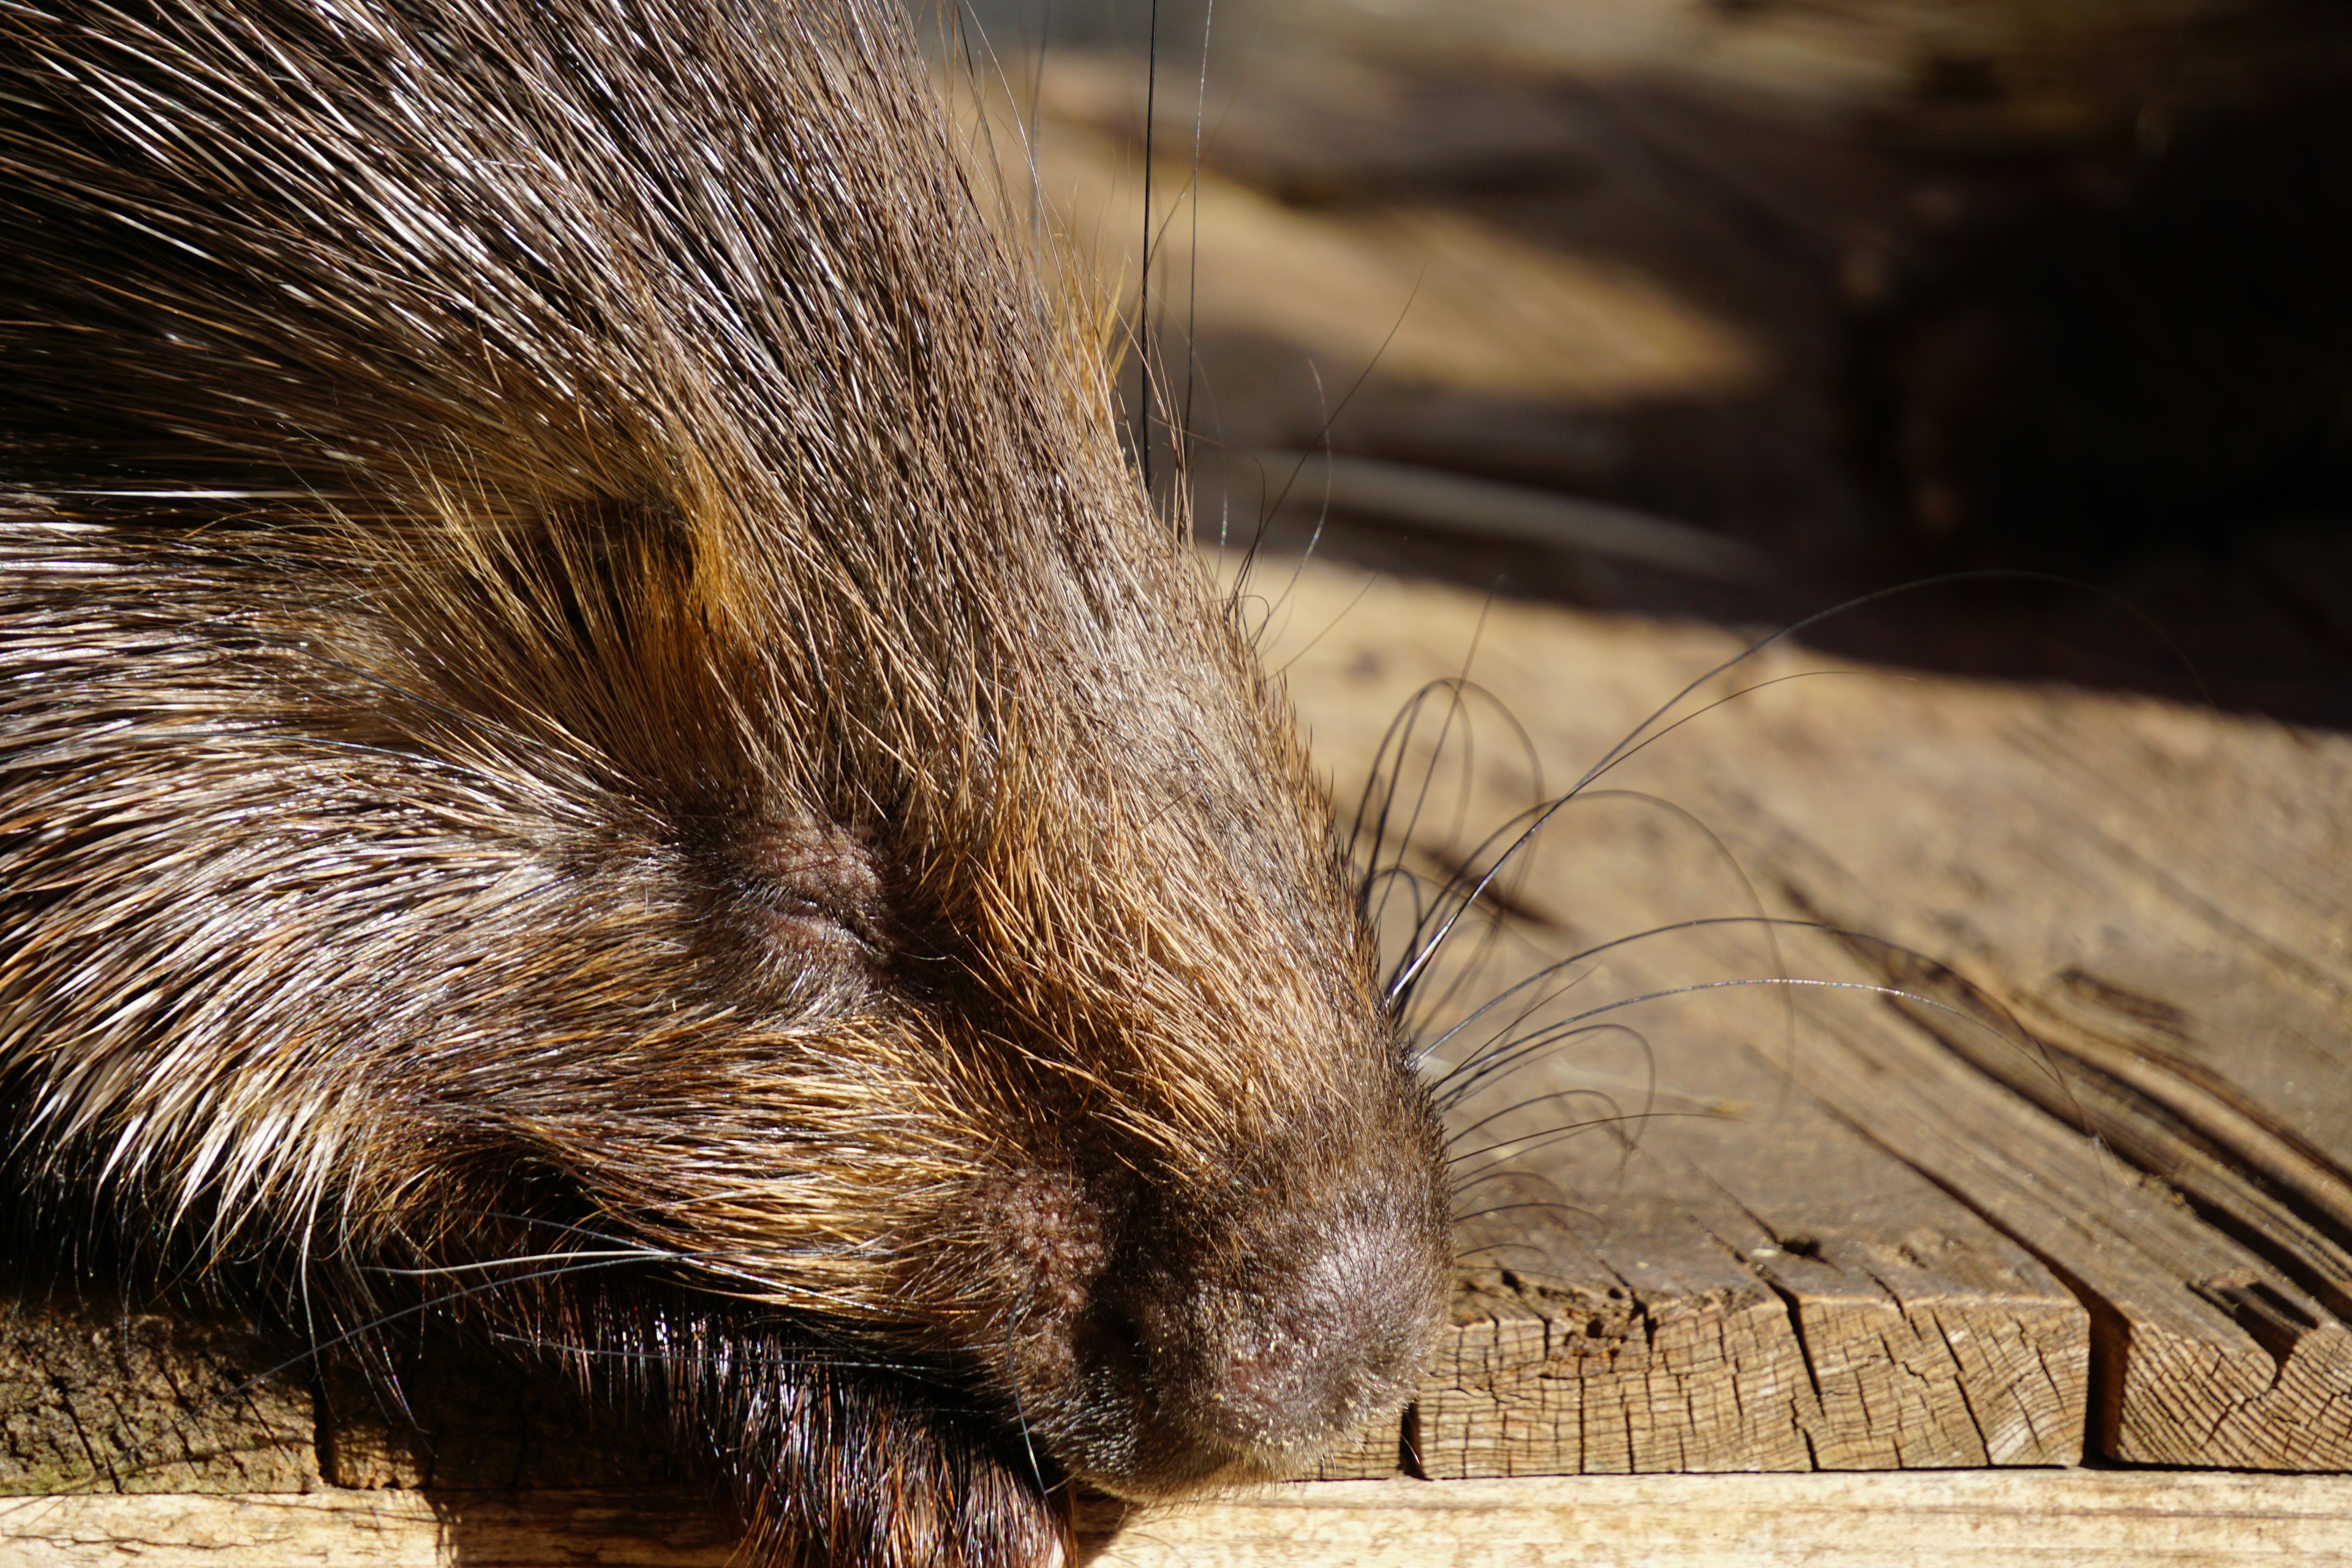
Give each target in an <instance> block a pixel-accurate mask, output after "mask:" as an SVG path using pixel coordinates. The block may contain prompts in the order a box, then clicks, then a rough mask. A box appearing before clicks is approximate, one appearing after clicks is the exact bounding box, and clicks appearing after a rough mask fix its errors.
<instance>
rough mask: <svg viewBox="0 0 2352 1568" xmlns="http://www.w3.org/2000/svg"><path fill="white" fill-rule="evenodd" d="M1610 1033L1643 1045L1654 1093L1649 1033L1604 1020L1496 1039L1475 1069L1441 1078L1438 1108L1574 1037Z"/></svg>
mask: <svg viewBox="0 0 2352 1568" xmlns="http://www.w3.org/2000/svg"><path fill="white" fill-rule="evenodd" d="M1611 1033H1622V1034H1624V1035H1625V1036H1627V1037H1629V1038H1631V1039H1632V1040H1633V1042H1634V1043H1635V1044H1636V1045H1637V1046H1639V1047H1641V1048H1642V1055H1643V1061H1644V1062H1646V1063H1647V1064H1648V1067H1649V1072H1650V1086H1649V1087H1650V1092H1651V1094H1652V1095H1655V1093H1656V1091H1657V1057H1656V1054H1655V1053H1654V1051H1652V1050H1651V1049H1650V1042H1649V1037H1647V1036H1645V1035H1643V1033H1642V1032H1641V1031H1640V1030H1638V1029H1634V1028H1632V1027H1630V1026H1627V1025H1624V1024H1622V1023H1618V1022H1615V1021H1613V1020H1604V1021H1603V1022H1601V1023H1597V1024H1557V1025H1554V1024H1547V1025H1545V1026H1543V1027H1542V1028H1540V1029H1535V1030H1530V1031H1529V1032H1528V1033H1526V1034H1521V1035H1513V1036H1511V1037H1509V1038H1508V1039H1506V1040H1502V1041H1499V1042H1497V1043H1496V1044H1495V1045H1494V1046H1493V1047H1492V1055H1491V1056H1490V1057H1489V1058H1487V1059H1486V1060H1484V1061H1482V1062H1481V1063H1480V1064H1479V1066H1478V1068H1477V1070H1476V1071H1475V1072H1473V1073H1470V1074H1469V1075H1468V1076H1467V1077H1465V1078H1464V1079H1461V1080H1460V1081H1458V1082H1456V1081H1454V1080H1453V1079H1452V1078H1451V1075H1449V1076H1448V1077H1447V1078H1446V1079H1441V1080H1440V1083H1441V1084H1442V1085H1443V1088H1444V1092H1443V1093H1441V1094H1439V1095H1438V1097H1437V1103H1438V1106H1439V1109H1441V1110H1454V1108H1455V1107H1457V1106H1459V1105H1461V1104H1462V1103H1463V1102H1464V1101H1465V1100H1468V1099H1469V1098H1470V1096H1471V1095H1472V1094H1473V1093H1474V1092H1475V1091H1476V1090H1477V1089H1479V1088H1481V1087H1482V1086H1484V1085H1486V1084H1487V1083H1490V1082H1493V1081H1495V1080H1496V1079H1499V1078H1503V1077H1507V1075H1509V1074H1511V1073H1513V1072H1517V1071H1518V1070H1519V1069H1520V1068H1525V1067H1527V1066H1528V1065H1529V1064H1530V1063H1532V1062H1534V1061H1536V1060H1538V1059H1540V1058H1544V1057H1547V1056H1549V1055H1551V1054H1553V1053H1554V1052H1556V1051H1559V1050H1561V1049H1563V1048H1565V1047H1568V1046H1569V1045H1570V1044H1573V1043H1575V1042H1577V1041H1580V1040H1584V1039H1588V1038H1591V1037H1594V1036H1597V1035H1603V1034H1611Z"/></svg>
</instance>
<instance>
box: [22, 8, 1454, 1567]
mask: <svg viewBox="0 0 2352 1568" xmlns="http://www.w3.org/2000/svg"><path fill="white" fill-rule="evenodd" d="M0 91H5V93H6V95H7V98H8V103H7V107H6V110H5V113H0V271H5V276H6V278H7V279H8V290H9V296H10V297H9V299H8V300H7V302H6V304H5V309H0V486H5V490H0V1068H5V1086H6V1095H7V1100H6V1104H7V1106H8V1108H9V1114H10V1115H11V1116H12V1117H13V1118H14V1126H15V1129H16V1131H15V1135H14V1138H15V1142H14V1151H15V1157H14V1160H13V1162H12V1163H11V1165H10V1166H9V1176H8V1180H9V1182H10V1183H11V1184H12V1187H13V1195H12V1197H11V1199H10V1200H9V1201H13V1202H14V1203H15V1204H16V1205H17V1207H18V1209H19V1211H20V1213H23V1214H28V1215H34V1216H36V1222H35V1223H34V1224H33V1225H32V1226H30V1227H29V1228H27V1229H26V1235H37V1234H38V1233H39V1219H40V1216H48V1222H49V1223H51V1224H52V1225H53V1226H81V1225H86V1224H89V1223H91V1222H93V1221H94V1222H95V1223H96V1225H97V1226H98V1227H99V1228H100V1231H101V1232H102V1233H104V1234H105V1235H107V1236H110V1237H113V1238H114V1242H115V1243H116V1247H115V1255H117V1256H123V1257H133V1258H140V1259H144V1260H147V1261H148V1262H150V1263H161V1264H163V1265H167V1266H183V1265H185V1264H186V1263H188V1262H190V1261H194V1262H196V1263H199V1264H201V1263H203V1262H204V1261H205V1259H208V1258H209V1259H215V1260H226V1259H236V1260H258V1261H257V1263H256V1264H255V1265H254V1268H252V1269H249V1270H248V1271H247V1274H246V1275H243V1276H240V1277H247V1278H259V1279H264V1280H266V1281H268V1289H269V1290H270V1291H272V1292H274V1293H275V1294H276V1296H277V1298H278V1300H279V1302H280V1304H281V1306H282V1307H283V1309H284V1310H286V1311H288V1312H289V1313H291V1314H294V1315H296V1316H297V1317H298V1318H299V1319H301V1320H302V1321H308V1322H309V1323H310V1325H311V1327H312V1329H313V1331H315V1332H316V1333H318V1334H320V1335H321V1336H326V1335H329V1334H331V1333H333V1332H337V1331H341V1330H342V1329H346V1328H349V1327H351V1326H352V1325H354V1324H357V1323H360V1322H363V1321H367V1320H368V1319H369V1318H370V1317H371V1316H372V1315H373V1314H375V1313H378V1312H381V1311H386V1310H401V1309H403V1308H404V1306H407V1305H413V1304H414V1303H416V1302H420V1301H427V1300H436V1299H439V1298H441V1297H446V1298H448V1299H449V1300H451V1301H452V1302H456V1303H458V1304H457V1305H452V1306H448V1307H446V1308H445V1309H442V1310H450V1311H453V1312H457V1314H458V1315H459V1316H461V1317H463V1318H464V1319H465V1321H467V1322H472V1323H476V1324H486V1325H488V1326H489V1327H490V1328H493V1329H496V1330H497V1331H500V1332H502V1333H508V1334H520V1335H521V1336H522V1337H524V1338H525V1339H527V1340H538V1341H541V1342H551V1343H557V1342H560V1343H563V1344H568V1345H571V1346H572V1347H573V1348H574V1349H576V1350H580V1351H583V1352H587V1353H585V1354H583V1365H586V1366H588V1367H590V1368H591V1369H592V1375H601V1374H598V1373H593V1368H595V1367H597V1366H599V1365H602V1364H604V1363H602V1362H600V1361H599V1360H598V1359H597V1356H598V1354H599V1353H601V1352H603V1351H611V1352H616V1353H615V1354H614V1355H613V1356H612V1357H611V1358H610V1359H611V1360H612V1361H613V1362H614V1363H621V1364H627V1365H631V1366H635V1367H637V1368H638V1369H639V1370H640V1372H641V1373H642V1377H641V1380H640V1381H641V1382H642V1383H643V1384H644V1385H645V1386H646V1387H647V1388H649V1389H650V1390H651V1391H652V1393H653V1394H654V1396H655V1397H656V1400H657V1402H658V1403H661V1404H662V1405H666V1406H667V1408H669V1409H670V1410H672V1411H673V1412H674V1413H675V1414H676V1415H677V1417H678V1429H679V1433H680V1437H679V1440H680V1442H681V1443H682V1444H683V1445H685V1447H687V1448H688V1449H689V1450H693V1451H696V1452H699V1453H703V1454H705V1455H706V1457H707V1458H709V1460H710V1461H711V1462H712V1463H713V1464H715V1465H716V1466H717V1467H718V1468H719V1470H721V1471H722V1472H723V1473H725V1474H727V1475H729V1476H730V1477H732V1478H733V1479H735V1480H736V1481H737V1482H738V1483H739V1485H740V1489H741V1494H742V1496H743V1499H744V1501H745V1506H746V1508H747V1510H748V1512H749V1514H750V1515H751V1517H752V1518H753V1519H754V1520H755V1521H757V1522H758V1524H759V1527H760V1532H761V1540H762V1541H763V1542H765V1549H766V1550H767V1551H769V1552H771V1553H772V1555H773V1556H774V1557H776V1558H777V1559H779V1560H784V1561H798V1560H806V1561H810V1562H838V1563H859V1564H864V1563H908V1564H913V1563H1026V1562H1032V1561H1043V1560H1047V1559H1050V1558H1051V1557H1053V1556H1054V1555H1055V1554H1056V1553H1057V1552H1060V1551H1061V1550H1062V1542H1061V1535H1060V1531H1061V1529H1062V1526H1061V1525H1060V1523H1059V1522H1058V1520H1059V1518H1060V1513H1059V1507H1058V1504H1057V1503H1056V1501H1055V1497H1054V1496H1053V1495H1052V1491H1053V1489H1055V1488H1056V1487H1058V1486H1059V1485H1060V1484H1062V1483H1063V1482H1064V1481H1065V1480H1066V1479H1076V1480H1081V1481H1086V1482H1088V1483H1091V1484H1093V1485H1096V1486H1099V1487H1103V1488H1106V1489H1110V1490H1113V1491H1117V1492H1120V1493H1123V1494H1126V1495H1129V1496H1135V1497H1152V1496H1158V1495H1162V1494H1165V1493H1169V1492H1172V1491H1177V1490H1181V1489H1186V1488H1189V1487H1192V1486H1194V1485H1197V1484H1201V1483H1203V1482H1208V1481H1213V1480H1216V1479H1230V1478H1234V1477H1246V1476H1248V1475H1253V1474H1261V1473H1269V1472H1273V1471H1277V1470H1280V1469H1281V1468H1284V1467H1286V1466H1287V1465H1291V1464H1295V1463H1297V1462H1300V1461H1301V1460H1302V1459H1304V1458H1306V1457H1307V1456H1310V1455H1311V1454H1312V1453H1314V1452H1315V1451H1317V1450H1318V1449H1319V1448H1320V1447H1323V1446H1325V1445H1327V1444H1328V1442H1330V1441H1331V1440H1332V1439H1333V1438H1335V1437H1336V1436H1339V1435H1340V1434H1341V1433H1342V1432H1344V1431H1345V1430H1347V1429H1348V1428H1349V1426H1351V1425H1352V1424H1353V1423H1354V1422H1355V1421H1357V1420H1358V1419H1359V1418H1360V1417H1362V1416H1364V1415H1368V1414H1370V1413H1372V1412H1374V1411H1377V1410H1378V1409H1380V1408H1381V1407H1382V1406H1384V1405H1391V1404H1393V1403H1394V1402H1396V1401H1397V1400H1399V1399H1400V1398H1402V1394H1403V1392H1404V1391H1405V1389H1406V1387H1407V1386H1408V1385H1409V1384H1410V1382H1411V1379H1412V1374H1413V1373H1414V1371H1415V1370H1416V1368H1417V1366H1418V1363H1419V1361H1420V1357H1421V1354H1422V1352H1423V1347H1424V1346H1425V1344H1426V1342H1427V1340H1428V1336H1429V1335H1430V1334H1431V1333H1432V1332H1433V1329H1434V1323H1435V1321H1436V1318H1437V1315H1438V1313H1439V1310H1440V1295H1441V1292H1440V1287H1441V1282H1442V1279H1443V1278H1444V1266H1445V1256H1446V1253H1445V1247H1446V1243H1445V1235H1444V1232H1445V1223H1444V1210H1445V1194H1444V1177H1443V1160H1442V1156H1441V1154H1440V1152H1439V1145H1438V1139H1437V1134H1436V1132H1435V1130H1434V1121H1433V1115H1432V1112H1431V1110H1430V1108H1429V1104H1428V1100H1427V1097H1426V1095H1425V1093H1424V1092H1423V1089H1421V1088H1420V1086H1419V1085H1418V1084H1417V1083H1416V1082H1415V1080H1414V1079H1413V1078H1412V1072H1411V1070H1410V1068H1409V1067H1408V1065H1407V1064H1406V1063H1405V1061H1404V1060H1403V1058H1402V1054H1401V1052H1400V1050H1399V1048H1398V1045H1397V1042H1396V1041H1395V1039H1394V1038H1393V1036H1392V1029H1391V1024H1390V1022H1389V1020H1388V1018H1387V1017H1386V1016H1385V1014H1384V1011H1383V1005H1382V998H1381V994H1380V991H1379V988H1378V986H1377V985H1376V984H1375V981H1374V977H1373V973H1372V959H1371V955H1370V949H1369V944H1368V942H1367V940H1366V938H1365V935H1364V933H1363V931H1362V930H1361V929H1360V921H1359V919H1358V917H1357V916H1356V914H1355V912H1354V910H1353V908H1352V905H1351V901H1350V899H1349V893H1348V890H1347V888H1346V883H1345V876H1344V873H1343V869H1342V867H1341V864H1340V859H1339V854H1338V851H1337V850H1336V848H1335V847H1334V846H1333V843H1332V841H1331V835H1330V829H1329V826H1328V808H1327V806H1326V805H1325V804H1324V802H1323V801H1322V799H1321V798H1320V796H1319V795H1318V792H1317V790H1316V789H1315V788H1314V787H1313V785H1312V783H1311V781H1310V778H1309V775H1308V773H1307V768H1306V765H1305V763H1304V760H1303V758H1302V756H1301V754H1300V752H1299V750H1298V747H1297V742H1296V740H1295V738H1294V735H1293V730H1292V724H1291V721H1290V717H1289V714H1288V713H1287V711H1286V708H1285V706H1284V704H1283V702H1282V700H1281V699H1280V697H1279V695H1278V694H1277V693H1276V691H1274V690H1273V689H1270V688H1269V687H1268V685H1267V683H1266V681H1265V678H1264V677H1263V676H1262V675H1261V674H1260V672H1259V670H1258V668H1256V665H1255V661H1254V659H1253V658H1252V657H1251V655H1250V653H1249V650H1248V647H1247V646H1246V642H1245V639H1244V637H1242V636H1241V635H1240V633H1239V632H1238V631H1237V630H1236V628H1235V626H1234V624H1233V622H1232V619H1231V617H1230V616H1228V614H1227V613H1226V611H1225V609H1224V608H1223V605H1220V604H1219V602H1218V601H1217V600H1216V598H1215V597H1214V595H1213V592H1212V590H1211V589H1210V588H1209V587H1208V586H1207V585H1206V584H1205V583H1204V581H1203V577H1202V572H1201V569H1200V567H1199V565H1198V563H1196V561H1195V560H1194V558H1193V557H1192V553H1191V551H1190V549H1189V547H1188V546H1187V545H1186V544H1185V543H1184V542H1182V541H1181V539H1180V538H1179V537H1178V536H1177V534H1176V533H1175V531H1172V530H1171V528H1169V527H1168V526H1166V525H1165V524H1164V523H1161V522H1160V521H1155V520H1154V519H1153V517H1152V516H1151V515H1150V511H1149V510H1148V508H1147V506H1146V504H1145V502H1144V500H1143V499H1142V497H1141V495H1140V493H1139V490H1138V489H1137V488H1136V486H1135V485H1134V483H1133V481H1132V479H1131V477H1130V475H1129V472H1128V470H1127V468H1126V467H1125V466H1124V464H1123V462H1122V460H1121V457H1120V454H1119V450H1118V445H1117V441H1116V438H1115V437H1114V434H1113V429H1112V417H1111V412H1110V409H1109V406H1108V401H1107V393H1106V384H1107V382H1106V376H1105V373H1104V368H1103V366H1102V365H1101V364H1100V363H1097V360H1096V359H1095V358H1094V357H1093V355H1092V353H1091V351H1090V350H1089V349H1088V347H1087V344H1086V343H1085V342H1084V341H1083V340H1082V339H1081V338H1080V337H1079V336H1077V335H1076V334H1075V333H1073V332H1071V331H1066V330H1065V328H1064V327H1063V325H1062V324H1061V322H1062V321H1063V320H1064V319H1065V318H1066V316H1067V315H1068V314H1069V312H1067V311H1065V310H1060V309H1057V308H1056V306H1055V303H1054V301H1053V300H1051V299H1049V297H1048V295H1047V293H1046V292H1045V291H1044V290H1043V289H1040V288H1039V287H1038V286H1037V285H1036V284H1035V283H1034V281H1032V280H1031V279H1029V278H1028V276H1027V275H1026V274H1025V273H1024V269H1023V267H1022V266H1021V264H1020V262H1019V258H1016V257H1014V256H1013V255H1011V254H1010V253H1009V252H1008V250H1007V248H1006V247H1004V246H1003V245H1001V244H1000V243H999V241H998V239H997V238H996V237H994V236H993V235H992V232H991V229H990V227H989V226H988V225H987V224H986V223H985V222H983V221H982V213H981V211H980V208H979V203H978V202H977V200H976V199H975V197H974V196H973V195H972V193H971V189H970V187H969V186H968V185H967V184H966V182H965V180H964V179H963V177H962V175H961V173H960V171H959V165H958V163H957V159H956V154H955V151H954V148H953V147H952V145H951V143H950V139H949V137H948V136H947V134H946V133H945V132H944V131H943V130H942V129H941V127H940V123H939V121H938V119H937V117H936V115H935V112H934V110H933V107H932V105H931V103H930V102H929V98H928V96H927V92H926V89H925V87H924V85H923V81H922V78H921V73H920V69H919V66H918V65H917V63H916V62H915V61H914V59H913V58H912V56H911V54H910V52H909V50H908V46H907V44H906V42H905V39H904V38H903V37H902V34H901V31H900V26H899V24H898V22H897V20H896V19H895V16H892V15H890V14H887V13H886V12H885V10H884V9H883V8H882V7H880V6H878V5H865V4H860V3H847V4H842V5H824V6H817V5H797V4H786V5H758V4H752V3H751V0H740V3H738V0H224V3H221V4H216V5H208V6H202V7H199V6H194V5H124V6H121V7H119V8H118V7H112V6H103V5H54V4H35V5H9V6H7V7H5V9H0ZM501 1259H511V1260H513V1261H512V1262H510V1263H507V1264H504V1265H502V1266H501V1267H500V1268H489V1269H471V1270H469V1269H467V1268H466V1266H468V1265H472V1264H475V1263H479V1262H485V1261H493V1262H495V1261H497V1260H501ZM224 1267H225V1265H224ZM418 1268H425V1269H438V1270H442V1272H440V1273H427V1274H425V1275H416V1274H411V1273H399V1274H395V1273H393V1272H391V1271H392V1270H394V1269H404V1270H413V1269H418ZM450 1270H456V1271H455V1272H450Z"/></svg>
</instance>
